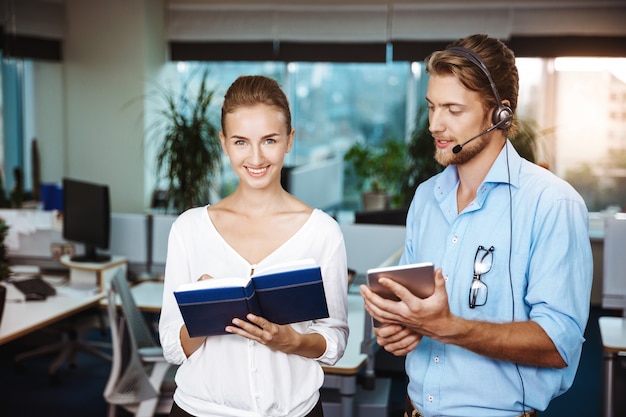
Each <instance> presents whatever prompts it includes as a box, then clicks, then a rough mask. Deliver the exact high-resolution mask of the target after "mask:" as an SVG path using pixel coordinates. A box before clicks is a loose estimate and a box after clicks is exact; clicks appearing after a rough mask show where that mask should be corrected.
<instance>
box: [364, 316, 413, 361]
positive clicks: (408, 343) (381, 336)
mask: <svg viewBox="0 0 626 417" xmlns="http://www.w3.org/2000/svg"><path fill="white" fill-rule="evenodd" d="M374 334H375V335H376V342H377V343H378V345H379V346H382V347H383V349H385V350H386V351H387V352H389V353H391V354H393V355H395V356H404V355H406V354H407V353H409V352H410V351H412V350H413V349H415V348H416V347H417V345H418V344H419V342H420V341H421V340H422V335H420V334H419V333H415V332H413V331H411V330H409V329H407V328H406V327H403V326H401V325H399V324H383V325H381V326H380V327H375V328H374Z"/></svg>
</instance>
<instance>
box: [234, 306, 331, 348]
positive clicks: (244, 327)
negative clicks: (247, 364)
mask: <svg viewBox="0 0 626 417" xmlns="http://www.w3.org/2000/svg"><path fill="white" fill-rule="evenodd" d="M246 319H247V321H246V320H241V319H237V318H235V319H233V326H227V327H226V331H227V332H229V333H232V334H237V335H239V336H243V337H245V338H247V339H250V340H254V341H256V342H259V343H261V344H263V345H265V346H267V347H268V348H270V349H272V350H277V351H280V352H284V353H290V354H296V355H300V356H304V357H306V358H317V357H320V356H321V355H322V354H323V353H324V352H325V351H326V339H324V337H323V336H322V335H321V334H319V333H307V334H302V333H298V332H297V331H295V330H294V328H293V327H291V326H290V325H288V324H285V325H280V324H276V323H272V322H270V321H269V320H267V319H265V318H263V317H259V316H256V315H254V314H248V315H247V316H246Z"/></svg>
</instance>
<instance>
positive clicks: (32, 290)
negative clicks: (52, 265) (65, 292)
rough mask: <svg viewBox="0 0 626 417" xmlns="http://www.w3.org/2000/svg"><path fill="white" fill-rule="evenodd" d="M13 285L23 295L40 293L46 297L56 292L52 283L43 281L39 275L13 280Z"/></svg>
mask: <svg viewBox="0 0 626 417" xmlns="http://www.w3.org/2000/svg"><path fill="white" fill-rule="evenodd" d="M13 285H14V286H15V288H17V289H18V290H20V292H21V293H22V294H24V295H26V294H41V295H44V296H46V297H48V296H50V295H55V294H56V293H57V291H56V289H55V288H54V287H53V286H52V285H50V284H48V283H47V282H46V281H44V279H43V278H41V277H30V278H24V279H20V280H14V281H13Z"/></svg>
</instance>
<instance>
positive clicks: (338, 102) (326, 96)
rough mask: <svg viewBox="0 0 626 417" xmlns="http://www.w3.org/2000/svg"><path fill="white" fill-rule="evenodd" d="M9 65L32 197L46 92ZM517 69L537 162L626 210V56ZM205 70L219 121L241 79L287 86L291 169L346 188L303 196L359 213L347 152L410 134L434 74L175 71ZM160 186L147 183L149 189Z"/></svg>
mask: <svg viewBox="0 0 626 417" xmlns="http://www.w3.org/2000/svg"><path fill="white" fill-rule="evenodd" d="M2 61H3V65H2V67H1V69H0V71H1V75H2V78H3V84H2V101H0V104H1V105H3V113H2V117H1V118H0V124H1V125H2V127H3V129H2V133H1V134H2V135H3V136H4V137H3V143H4V147H3V149H2V150H0V156H2V157H3V161H2V162H3V164H4V172H3V174H4V176H5V183H4V186H5V190H7V192H8V190H11V188H12V171H11V170H12V168H13V167H14V166H21V167H22V168H23V169H24V172H25V174H26V178H25V179H26V181H25V189H26V192H29V191H31V187H32V185H31V180H30V178H28V176H29V172H30V169H29V166H30V165H29V164H30V161H29V160H28V158H29V154H30V151H29V150H30V142H31V140H30V139H32V136H33V135H32V134H31V133H29V132H34V131H37V129H34V128H33V126H30V124H34V123H36V120H37V119H34V118H33V117H32V115H30V114H31V113H32V111H30V110H28V109H31V105H32V104H29V103H30V102H31V101H32V100H34V99H35V97H34V96H35V95H36V94H37V91H34V90H33V89H32V88H29V81H28V80H29V77H30V76H29V73H30V72H31V71H32V66H33V61H31V60H10V59H6V58H5V59H3V60H2ZM518 67H519V71H520V100H519V104H518V109H517V114H518V117H520V118H521V119H526V120H532V121H533V122H535V123H536V124H537V127H538V131H539V150H538V158H537V159H538V162H541V163H543V164H545V165H547V166H548V168H549V169H550V170H552V171H553V172H554V173H555V174H556V175H558V176H560V177H562V178H564V179H566V180H567V181H568V182H570V183H571V184H572V185H573V186H574V187H575V188H576V189H577V190H578V191H579V192H580V193H581V195H582V196H583V198H584V199H585V201H586V203H587V206H588V208H589V210H590V211H603V210H606V209H607V208H609V209H610V210H615V209H620V210H622V211H623V210H626V119H625V117H624V114H626V100H624V98H625V97H626V59H624V58H575V59H574V58H566V57H563V58H556V59H545V58H518ZM205 68H206V69H208V70H209V76H210V78H211V81H212V83H213V84H214V85H215V87H216V90H217V97H218V98H220V100H218V101H217V102H216V103H215V104H216V123H219V106H220V105H221V97H223V94H224V93H225V90H226V88H227V87H228V86H229V85H230V84H231V83H232V82H233V81H234V79H235V78H236V77H237V76H239V75H243V74H264V75H268V76H271V77H273V78H275V79H277V80H278V81H279V82H280V84H281V85H282V86H283V88H284V90H285V92H286V93H287V95H288V97H289V100H290V103H291V107H292V113H293V124H294V128H295V129H296V142H295V146H294V149H293V150H292V152H291V153H290V154H289V155H288V158H287V160H286V165H288V166H292V167H302V166H308V167H312V168H314V171H315V169H317V168H316V167H330V168H331V169H332V170H334V171H332V173H334V174H337V175H336V176H334V177H331V178H332V180H331V181H329V183H332V184H334V185H337V187H334V188H333V187H325V188H324V191H323V192H324V193H327V194H328V196H326V197H325V198H324V199H321V200H319V199H316V198H314V197H318V194H320V193H319V192H318V191H315V192H313V193H311V194H315V195H309V196H307V195H306V194H304V197H305V198H303V197H302V195H298V197H300V198H303V199H305V201H306V198H308V197H311V198H312V200H311V201H312V202H310V204H312V205H315V206H317V207H320V208H323V209H327V210H330V211H335V210H348V211H352V210H357V209H359V208H360V207H359V206H360V202H359V198H358V190H357V189H356V187H355V184H354V182H355V181H354V180H353V179H351V178H349V177H345V178H344V177H343V168H342V167H343V165H342V164H343V154H344V153H345V151H346V150H347V149H348V147H349V146H350V145H351V144H352V143H353V142H355V141H365V142H368V143H372V144H378V143H380V142H381V141H383V140H384V139H386V138H391V137H394V138H399V139H406V138H408V137H410V134H411V133H412V129H413V124H414V118H415V115H416V113H417V109H418V108H419V107H420V106H421V105H423V103H424V95H425V84H426V82H425V81H426V77H425V76H423V65H422V64H421V63H409V62H388V63H371V64H367V63H326V62H317V63H302V62H292V63H285V62H274V61H268V62H171V63H168V64H167V68H166V72H167V73H169V74H170V75H174V77H173V79H175V83H180V84H182V83H183V82H184V81H185V80H187V79H189V78H190V77H193V76H197V75H198V74H200V73H201V70H203V69H205ZM13 103H14V104H15V105H13ZM9 110H10V111H9ZM29 115H30V116H29ZM148 161H149V157H146V171H145V172H146V174H147V175H149V173H150V172H152V171H151V170H150V168H149V167H148V164H149V162H148ZM7 167H8V168H7ZM224 167H225V168H224V171H223V173H222V181H221V182H222V189H221V195H222V196H224V195H227V194H228V193H230V192H231V191H232V190H233V189H234V187H235V185H236V181H237V179H236V176H235V175H234V173H232V172H231V171H230V169H229V166H228V162H227V161H226V160H225V161H224ZM7 169H8V171H7ZM317 174H320V175H322V176H323V175H328V172H326V173H323V172H322V171H321V168H320V169H319V170H318V172H313V173H312V174H311V175H310V178H311V181H315V183H319V182H320V181H324V180H318V179H317V178H318V177H316V175H317ZM319 178H322V177H319ZM324 178H327V177H324ZM338 178H339V180H338ZM341 178H343V179H341ZM153 182H154V179H151V178H147V179H146V188H150V190H149V191H151V189H152V184H153ZM304 188H306V187H304ZM305 191H309V190H305Z"/></svg>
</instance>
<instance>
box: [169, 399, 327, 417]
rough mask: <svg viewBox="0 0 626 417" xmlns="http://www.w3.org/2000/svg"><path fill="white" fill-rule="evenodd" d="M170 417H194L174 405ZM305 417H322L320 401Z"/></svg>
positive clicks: (322, 411) (320, 400)
mask: <svg viewBox="0 0 626 417" xmlns="http://www.w3.org/2000/svg"><path fill="white" fill-rule="evenodd" d="M170 417H194V416H193V415H191V414H189V413H188V412H186V411H185V410H183V409H182V408H180V407H179V406H178V405H177V404H176V403H174V405H173V406H172V411H170ZM305 417H324V410H323V409H322V399H321V398H320V399H319V400H318V401H317V404H315V407H313V409H312V410H311V411H310V412H309V414H307V415H306V416H305Z"/></svg>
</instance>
